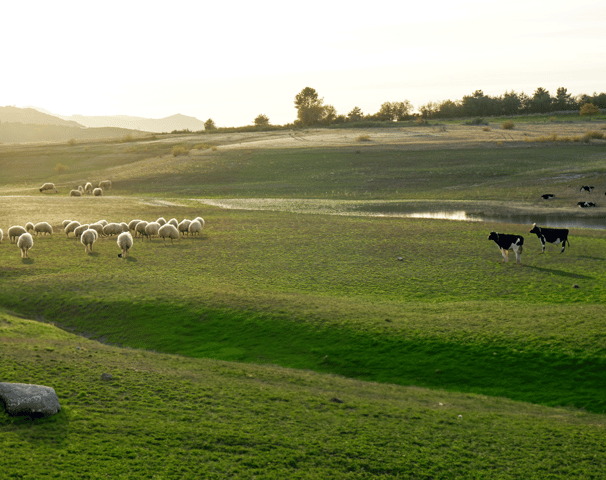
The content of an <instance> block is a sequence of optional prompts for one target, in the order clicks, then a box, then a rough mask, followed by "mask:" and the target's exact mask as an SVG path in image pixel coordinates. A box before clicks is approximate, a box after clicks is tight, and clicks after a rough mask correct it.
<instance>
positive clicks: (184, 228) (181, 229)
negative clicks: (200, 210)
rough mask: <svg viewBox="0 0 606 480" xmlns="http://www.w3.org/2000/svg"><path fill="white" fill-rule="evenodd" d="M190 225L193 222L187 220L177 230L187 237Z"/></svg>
mask: <svg viewBox="0 0 606 480" xmlns="http://www.w3.org/2000/svg"><path fill="white" fill-rule="evenodd" d="M190 223H191V220H187V219H184V220H182V221H181V223H180V224H179V226H178V227H177V229H178V230H179V233H182V234H183V235H185V234H186V233H187V229H188V228H189V224H190Z"/></svg>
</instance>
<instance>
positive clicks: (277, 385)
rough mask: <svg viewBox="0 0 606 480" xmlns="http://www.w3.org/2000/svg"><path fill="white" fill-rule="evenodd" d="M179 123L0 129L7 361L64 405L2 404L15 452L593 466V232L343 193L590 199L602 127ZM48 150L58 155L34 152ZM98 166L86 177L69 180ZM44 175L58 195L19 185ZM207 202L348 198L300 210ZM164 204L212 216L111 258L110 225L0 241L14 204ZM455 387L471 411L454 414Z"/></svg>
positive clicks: (597, 252)
mask: <svg viewBox="0 0 606 480" xmlns="http://www.w3.org/2000/svg"><path fill="white" fill-rule="evenodd" d="M184 138H189V140H184ZM184 141H185V142H190V143H191V144H192V146H193V145H194V143H196V142H197V143H200V139H197V138H194V137H192V138H190V137H180V138H175V139H174V141H173V140H171V137H168V138H167V139H160V140H159V139H156V140H149V141H145V142H131V143H104V144H101V143H99V144H95V143H91V144H87V145H78V144H77V145H73V146H68V145H61V146H39V147H29V148H28V147H25V146H22V147H19V148H17V147H15V149H12V150H11V149H10V148H8V147H6V148H3V149H2V151H1V153H0V165H1V166H2V171H3V180H2V184H1V185H0V194H1V195H2V196H0V228H2V229H3V230H4V232H5V239H4V241H3V242H2V244H0V309H2V311H3V312H4V313H0V318H4V320H0V339H1V340H2V341H0V348H1V349H2V350H0V355H1V356H2V359H3V360H5V359H8V360H7V361H2V362H0V381H15V382H16V381H21V382H25V383H28V382H31V383H41V384H52V385H53V386H54V387H55V388H56V389H58V392H59V394H60V399H61V400H62V403H63V404H64V405H65V407H66V408H65V409H64V411H63V412H62V413H61V414H60V415H59V416H57V417H55V418H51V419H43V420H34V421H33V422H34V423H31V421H30V422H29V423H28V422H27V421H26V420H20V419H11V418H9V417H7V416H0V431H2V432H3V435H2V436H0V438H2V440H0V441H1V442H4V447H5V448H6V449H12V450H11V451H14V452H15V453H16V454H17V455H18V456H19V457H18V458H19V462H30V464H34V463H36V464H37V463H40V464H44V463H48V462H49V461H50V462H52V463H51V464H52V465H53V472H59V471H60V470H64V471H65V472H72V470H71V467H73V466H75V465H78V466H79V467H81V468H82V467H83V466H84V465H85V466H86V470H83V472H84V473H83V476H84V477H85V478H86V476H88V477H89V478H95V477H96V476H97V474H96V473H95V472H96V471H109V470H108V469H109V468H110V465H111V464H112V462H115V466H116V470H115V471H114V475H115V476H116V477H120V476H123V477H129V476H131V477H132V476H141V477H150V476H153V475H156V478H179V477H183V478H188V476H191V477H195V476H197V475H198V472H202V474H203V476H206V477H207V478H213V477H214V478H222V477H225V476H230V475H231V476H233V477H235V478H252V477H253V476H255V475H256V476H258V477H259V478H284V476H285V475H288V476H289V477H293V478H369V477H373V478H374V477H378V478H381V476H383V477H384V478H393V477H395V478H398V476H399V477H401V478H445V477H446V478H486V477H491V478H521V477H524V478H543V477H550V476H551V477H553V478H570V477H571V475H572V476H575V477H577V478H597V476H596V475H598V473H596V472H600V471H602V470H603V469H604V467H605V466H606V464H605V461H604V460H605V457H604V455H605V454H606V448H605V447H606V444H605V443H604V438H605V436H604V431H603V428H604V413H606V396H605V395H604V385H605V384H606V327H605V324H604V317H605V316H606V315H605V313H606V308H605V307H604V305H605V304H606V290H605V288H604V286H605V285H606V273H605V270H604V265H605V262H606V254H605V253H604V252H605V251H606V230H592V229H571V233H570V246H569V247H567V248H566V252H565V253H564V254H560V253H559V250H560V248H559V247H556V246H553V245H549V244H548V246H547V253H546V254H544V255H542V254H540V252H541V246H540V243H539V241H538V239H537V238H536V236H534V235H533V236H531V235H530V234H529V233H528V230H529V229H530V225H520V224H491V223H479V222H455V221H442V220H429V219H413V218H399V217H390V216H385V217H381V216H379V217H377V216H364V215H363V213H364V208H366V207H363V208H360V202H363V201H365V200H381V201H383V200H384V201H386V202H385V205H384V206H381V204H375V205H374V206H373V207H368V208H369V210H372V213H373V215H376V214H381V213H386V214H388V213H393V212H389V209H390V207H389V205H390V204H389V201H391V200H401V201H402V202H411V203H412V204H415V202H421V203H422V202H426V203H428V202H431V203H432V205H435V208H436V209H439V205H440V203H441V202H443V203H444V204H448V205H452V204H454V203H456V202H461V203H465V204H466V205H467V204H470V205H473V206H475V207H477V208H484V207H483V206H484V205H486V206H487V207H486V208H488V206H490V208H492V209H497V210H500V211H507V208H508V203H510V204H515V206H516V208H518V209H522V210H524V209H525V210H527V211H528V212H532V211H535V209H536V210H541V211H549V212H552V213H553V212H564V213H566V214H567V215H569V216H570V218H574V217H578V216H583V215H590V214H593V215H599V214H600V212H602V210H601V208H603V207H602V206H601V205H598V208H597V209H595V210H594V211H593V212H585V211H581V210H580V209H578V208H576V207H575V204H576V201H577V199H581V198H583V199H585V198H587V197H586V196H585V197H584V196H583V195H581V194H580V193H579V191H578V185H580V184H585V183H589V182H591V184H594V185H595V186H596V192H597V193H594V194H593V195H594V196H595V197H596V199H598V201H599V198H604V195H603V192H599V190H598V189H604V188H605V187H606V183H604V182H603V177H604V173H605V172H604V170H605V165H606V163H605V162H604V160H606V151H604V147H603V146H602V145H601V144H589V145H586V144H583V145H571V146H542V147H536V146H532V147H528V146H510V147H507V148H502V149H497V148H476V149H443V150H405V149H388V148H387V147H379V146H377V145H369V146H360V147H353V148H349V147H347V148H345V147H344V148H341V149H332V148H321V149H311V148H306V149H292V150H271V149H268V150H252V149H248V150H247V149H229V148H227V147H225V148H223V147H222V146H221V145H218V149H217V150H211V149H205V150H197V151H194V152H192V153H190V154H189V155H183V156H176V157H175V156H173V155H171V154H170V152H171V149H172V146H173V145H174V144H177V143H178V144H183V142H184ZM55 148H56V150H54V149H55ZM37 149H39V150H37ZM32 161H34V162H36V163H35V165H36V168H35V169H33V170H27V169H24V168H23V165H24V164H26V163H27V162H32ZM58 162H60V163H62V164H64V165H67V166H68V170H66V171H64V172H62V173H60V174H57V173H53V172H54V167H55V165H56V163H58ZM103 178H113V180H114V185H113V187H112V189H111V190H110V191H108V192H106V195H105V196H104V197H102V198H92V197H88V196H87V197H83V198H69V197H67V191H68V190H69V188H73V187H72V186H73V185H77V184H78V183H79V182H81V181H82V180H84V181H87V180H88V179H96V180H101V179H103ZM43 181H55V183H56V184H57V185H58V186H59V188H60V191H61V193H60V194H59V195H54V194H39V193H36V192H35V190H33V189H34V188H35V187H36V186H37V185H39V184H40V183H41V182H43ZM32 190H33V191H32ZM542 193H555V194H556V198H555V199H554V201H550V203H549V204H546V203H545V202H543V201H542V200H541V199H540V195H541V194H542ZM598 194H600V195H602V196H601V197H599V196H598ZM200 198H209V199H221V198H239V199H243V200H245V199H248V198H267V199H268V200H267V201H268V202H269V207H271V199H272V198H273V199H276V202H277V201H278V200H280V199H291V200H292V201H293V205H294V204H295V203H296V199H298V198H303V199H316V200H318V202H321V199H326V200H327V201H328V200H331V201H333V202H334V201H337V200H340V201H343V200H347V201H351V203H350V204H348V203H347V202H345V203H341V204H339V205H340V207H339V208H340V209H341V210H342V211H334V210H333V211H331V212H330V213H334V214H327V213H326V214H308V213H297V209H296V208H294V206H293V209H292V210H291V211H288V209H285V210H284V209H283V210H284V211H270V210H244V209H222V208H218V207H214V206H209V205H206V204H204V203H203V202H200V201H197V200H196V199H200ZM592 198H593V197H592ZM546 205H548V206H546ZM383 208H384V211H382V209H383ZM320 210H321V209H319V211H320ZM338 213H342V214H338ZM351 213H355V214H356V215H349V214H351ZM345 214H347V215H345ZM160 216H162V217H164V218H165V219H167V220H168V219H169V218H172V217H175V218H177V219H179V220H181V219H182V218H194V217H196V216H202V217H203V218H204V219H205V221H206V226H205V228H204V230H203V234H202V235H201V236H200V237H193V238H187V237H184V238H182V239H181V240H179V241H178V242H175V243H174V244H170V243H169V244H167V245H164V244H163V242H162V241H161V240H159V239H152V240H151V241H149V240H144V241H143V240H141V239H136V241H135V245H134V246H133V248H132V251H131V254H130V256H129V257H128V258H127V259H119V258H118V257H117V254H118V253H119V251H120V250H119V248H118V247H117V245H116V242H115V237H112V238H101V239H99V241H98V242H97V243H96V244H95V246H94V253H93V254H90V255H87V254H85V252H84V247H83V246H82V245H81V244H80V242H79V241H77V240H76V239H74V238H73V236H70V237H69V238H68V237H66V236H65V235H64V234H63V233H61V231H60V230H57V231H56V233H55V234H54V235H53V236H52V237H35V238H34V248H33V249H32V250H31V251H30V254H29V258H28V259H22V258H21V256H20V253H19V250H18V248H17V247H16V246H15V245H12V244H10V243H9V241H8V238H6V231H7V229H8V227H9V226H10V225H14V224H21V225H24V224H25V222H27V221H32V222H38V221H49V222H50V223H51V224H53V225H55V226H57V225H59V224H60V223H61V221H62V220H64V219H71V220H78V221H80V222H82V223H89V222H94V221H97V220H100V219H106V220H107V221H110V222H112V221H118V222H120V221H125V222H128V221H130V220H131V219H134V218H141V219H144V220H148V221H151V220H155V219H156V218H158V217H160ZM492 230H496V231H499V232H504V233H516V234H522V235H524V236H525V239H526V241H525V244H524V253H523V255H522V263H523V264H522V265H516V264H515V257H514V255H513V254H512V255H511V258H512V259H513V260H510V262H509V263H507V264H504V263H502V262H501V258H502V257H501V254H500V252H499V250H498V248H497V246H496V245H495V243H494V242H492V241H488V240H487V237H488V234H489V232H490V231H492ZM17 317H24V318H29V319H34V320H39V321H40V322H42V323H37V322H30V321H27V320H22V319H19V318H17ZM43 323H47V324H48V323H53V324H55V325H56V326H57V327H60V328H61V329H62V330H63V331H62V330H59V329H58V328H56V327H52V326H51V325H45V324H43ZM67 332H72V333H78V334H80V335H82V336H85V337H88V338H92V339H96V340H99V341H100V342H92V341H89V340H86V339H84V338H82V337H75V336H73V335H71V334H68V333H67ZM76 344H78V345H79V346H84V347H85V348H86V350H77V349H76V348H75V346H76ZM118 346H121V347H123V348H118ZM156 352H157V353H156ZM88 355H91V356H88ZM131 367H132V368H134V369H135V370H138V371H135V370H133V369H132V368H131ZM289 368H292V370H289ZM103 371H107V372H108V373H112V374H114V373H115V374H116V377H117V379H116V381H114V382H111V383H102V382H101V381H100V380H99V376H100V374H101V373H102V372H103ZM327 374H328V375H327ZM344 377H347V378H344ZM426 388H427V389H426ZM61 392H63V393H61ZM437 396H439V397H440V399H438V397H437ZM342 397H343V398H342ZM345 397H346V398H345ZM333 398H338V399H341V400H344V403H339V402H337V401H331V399H333ZM441 398H446V399H447V400H446V401H443V400H441ZM275 399H278V400H275ZM285 399H286V400H285ZM512 400H515V402H514V401H512ZM183 402H184V403H183ZM411 402H412V403H411ZM524 402H530V403H532V404H541V405H542V406H537V405H530V404H529V403H524ZM440 403H442V404H443V405H439V404H440ZM451 404H452V405H457V406H458V405H468V406H469V408H470V409H475V411H476V414H477V415H478V417H477V418H478V421H477V422H475V423H474V425H469V424H465V427H462V425H463V423H462V421H461V419H462V420H463V421H465V419H466V418H467V416H468V414H467V413H462V415H463V417H461V419H460V418H459V417H458V415H459V414H461V413H459V412H454V411H448V413H447V414H445V413H444V412H443V411H442V410H443V409H442V407H443V406H447V405H451ZM180 405H184V406H183V408H182V411H181V409H180V407H179V406H180ZM436 405H437V406H436ZM557 407H559V408H557ZM562 407H566V409H564V408H562ZM468 411H470V410H468ZM167 412H170V413H167ZM251 412H252V413H251ZM587 412H591V413H587ZM108 413H111V415H109V414H108ZM455 413H456V414H455ZM129 415H130V416H129ZM322 415H324V416H322ZM318 416H321V417H318ZM108 417H111V418H108ZM144 417H145V418H146V420H142V419H143V418H144ZM368 422H370V423H368ZM34 426H35V427H36V430H27V431H28V432H29V433H27V434H26V433H24V432H25V430H26V429H32V428H34ZM110 433H111V434H112V435H114V436H113V437H112V439H111V440H110V441H109V444H108V446H107V450H106V452H107V453H103V454H102V455H101V454H99V453H98V449H99V445H100V444H101V443H102V442H107V437H108V436H109V435H108V434H110ZM328 437H331V440H328ZM49 438H53V439H54V440H53V441H52V442H50V443H49V442H48V441H47V440H48V439H49ZM121 439H122V440H121ZM26 445H30V446H32V447H33V448H32V452H31V453H30V452H27V451H26V449H25V446H26ZM48 445H52V446H54V447H56V449H57V450H58V451H59V452H60V453H61V455H60V456H56V457H53V459H52V460H49V458H51V451H50V450H49V448H50V447H49V446H48ZM79 445H82V446H81V447H79ZM170 447H172V448H170ZM556 452H557V453H556ZM28 455H29V456H28ZM163 455H167V458H163ZM497 459H498V460H497ZM4 465H7V468H12V470H7V471H9V472H11V474H14V475H13V476H15V477H16V478H19V476H18V475H19V472H21V476H22V478H28V477H27V475H24V474H23V472H24V470H23V469H20V468H19V467H17V466H9V464H8V463H7V462H6V461H5V463H4V464H0V466H2V467H4ZM70 465H71V467H70ZM179 469H181V470H179ZM196 469H198V470H196ZM32 471H33V472H36V470H32ZM445 472H446V473H445ZM152 474H153V475H152ZM198 476H199V475H198ZM34 477H35V475H32V478H34ZM68 478H69V477H68Z"/></svg>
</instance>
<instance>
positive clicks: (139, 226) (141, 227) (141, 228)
mask: <svg viewBox="0 0 606 480" xmlns="http://www.w3.org/2000/svg"><path fill="white" fill-rule="evenodd" d="M145 227H147V222H146V221H145V220H141V221H140V222H139V223H137V225H136V226H135V234H137V233H138V234H139V236H141V237H142V236H143V235H145Z"/></svg>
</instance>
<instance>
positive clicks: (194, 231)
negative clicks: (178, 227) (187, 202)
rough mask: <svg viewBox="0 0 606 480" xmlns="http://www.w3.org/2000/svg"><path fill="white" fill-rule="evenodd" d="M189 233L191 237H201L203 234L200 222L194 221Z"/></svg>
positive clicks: (188, 230) (190, 225)
mask: <svg viewBox="0 0 606 480" xmlns="http://www.w3.org/2000/svg"><path fill="white" fill-rule="evenodd" d="M187 233H189V234H190V235H200V234H201V233H202V225H200V222H198V220H193V221H192V222H191V223H190V224H189V227H188V229H187Z"/></svg>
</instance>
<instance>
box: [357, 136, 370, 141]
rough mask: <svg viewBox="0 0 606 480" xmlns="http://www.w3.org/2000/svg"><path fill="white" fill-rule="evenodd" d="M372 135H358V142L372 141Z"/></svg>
mask: <svg viewBox="0 0 606 480" xmlns="http://www.w3.org/2000/svg"><path fill="white" fill-rule="evenodd" d="M371 141H372V140H371V139H370V135H358V136H357V137H356V142H371Z"/></svg>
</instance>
